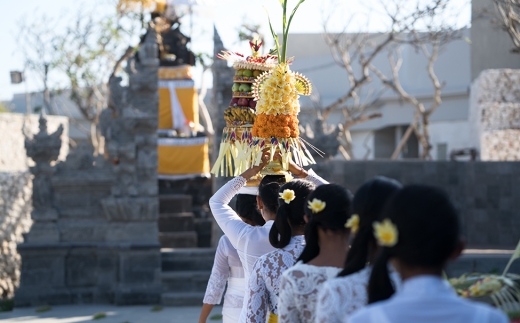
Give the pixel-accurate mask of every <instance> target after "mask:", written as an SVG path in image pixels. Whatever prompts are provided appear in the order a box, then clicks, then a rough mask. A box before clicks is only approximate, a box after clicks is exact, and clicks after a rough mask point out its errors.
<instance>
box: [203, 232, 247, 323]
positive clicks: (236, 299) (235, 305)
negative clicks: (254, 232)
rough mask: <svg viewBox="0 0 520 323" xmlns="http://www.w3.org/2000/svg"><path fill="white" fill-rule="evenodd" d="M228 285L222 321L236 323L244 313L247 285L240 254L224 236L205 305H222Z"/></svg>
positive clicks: (219, 245) (220, 241) (207, 290)
mask: <svg viewBox="0 0 520 323" xmlns="http://www.w3.org/2000/svg"><path fill="white" fill-rule="evenodd" d="M226 283H227V290H226V295H225V296H224V306H223V308H222V316H223V318H222V321H223V323H235V322H237V321H238V319H239V318H240V312H241V311H242V305H243V301H244V293H245V287H246V284H245V279H244V268H242V262H241V261H240V258H239V257H238V253H237V251H236V250H235V248H234V247H233V246H232V245H231V242H229V239H228V238H227V237H226V236H225V235H224V236H222V237H221V238H220V240H219V242H218V246H217V251H216V253H215V261H214V263H213V268H212V269H211V276H210V277H209V281H208V287H207V288H206V294H205V295H204V300H203V303H205V304H220V301H221V299H222V294H223V293H224V290H225V289H226Z"/></svg>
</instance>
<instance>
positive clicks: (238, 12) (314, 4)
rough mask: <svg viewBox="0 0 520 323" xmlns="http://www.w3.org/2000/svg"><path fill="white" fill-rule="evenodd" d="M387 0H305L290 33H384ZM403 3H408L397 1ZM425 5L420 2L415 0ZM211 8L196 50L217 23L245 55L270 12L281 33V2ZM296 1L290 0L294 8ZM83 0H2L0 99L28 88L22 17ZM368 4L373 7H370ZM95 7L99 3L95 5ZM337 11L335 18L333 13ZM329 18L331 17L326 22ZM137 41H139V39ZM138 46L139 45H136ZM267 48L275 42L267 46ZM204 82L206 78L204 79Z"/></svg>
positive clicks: (463, 20) (35, 86) (199, 13)
mask: <svg viewBox="0 0 520 323" xmlns="http://www.w3.org/2000/svg"><path fill="white" fill-rule="evenodd" d="M98 1H100V0H83V2H84V3H87V4H88V5H95V4H96V3H98ZM385 1H386V0H364V1H362V0H306V1H305V2H304V3H303V4H302V5H301V6H300V9H299V11H298V13H297V14H296V16H295V18H294V20H293V23H292V26H291V32H294V33H321V32H322V31H323V21H324V20H327V21H328V23H329V25H330V30H332V31H339V30H342V29H343V27H344V26H345V17H347V16H353V17H354V20H353V23H351V24H349V28H348V29H347V30H348V31H351V32H355V31H358V30H361V29H365V30H368V31H380V30H384V29H385V21H384V20H382V19H378V15H379V12H381V11H382V10H383V9H384V2H385ZM399 1H402V3H406V1H410V0H399ZM415 1H422V0H415ZM450 1H451V2H453V3H455V4H456V5H458V6H463V5H464V4H465V3H467V1H468V0H450ZM213 2H214V5H212V6H199V7H197V8H195V14H194V16H193V17H194V19H193V32H192V36H193V37H192V38H193V42H192V45H191V46H192V50H193V51H195V52H206V53H212V50H213V49H212V46H213V25H215V26H216V27H217V30H218V32H219V34H220V36H221V38H222V39H223V42H224V45H225V46H226V47H227V48H228V49H231V50H241V51H243V52H246V51H247V45H246V44H244V43H243V44H240V43H239V42H238V40H237V39H238V32H237V29H238V27H239V26H240V25H241V23H243V22H252V23H260V24H261V25H262V31H263V33H264V34H265V35H266V36H267V37H266V38H267V39H272V37H270V32H269V30H268V22H267V14H266V11H265V10H264V8H265V9H267V11H268V12H269V14H270V16H271V20H272V23H273V27H274V29H275V30H276V32H280V31H281V10H280V5H279V2H278V0H214V1H213ZM296 2H297V1H296V0H289V5H290V6H291V7H292V6H294V4H295V3H296ZM79 3H81V1H79V0H75V1H71V0H23V1H10V0H0V12H2V13H4V14H3V17H2V21H1V22H0V44H1V46H0V101H8V100H10V99H11V98H12V95H13V93H23V92H24V91H25V88H26V84H24V83H22V84H17V85H12V84H10V76H9V72H10V71H13V70H23V69H24V66H23V59H22V57H21V54H20V53H19V52H18V50H17V40H16V35H17V30H18V28H19V25H20V21H21V19H22V18H23V17H31V16H34V13H35V12H37V13H38V14H41V13H44V14H46V15H48V16H49V17H63V16H64V15H65V14H66V13H67V12H74V11H75V10H76V9H77V7H78V4H79ZM367 3H371V8H370V9H368V7H367ZM96 6H97V5H96ZM96 10H102V11H105V12H109V11H110V10H113V8H112V7H111V6H109V5H104V6H99V7H96ZM469 11H470V10H469V7H468V6H466V7H465V10H463V12H460V13H459V14H458V15H457V18H456V19H457V24H459V25H460V26H464V25H467V24H468V23H469V20H470V12H469ZM331 12H333V13H334V14H333V16H332V17H330V16H329V14H330V13H331ZM327 18H328V19H327ZM190 25H191V24H190V21H189V19H188V18H185V19H184V20H183V28H184V32H185V33H190ZM136 43H137V40H136ZM132 45H135V44H132ZM267 45H268V46H271V45H272V41H271V40H269V41H268V42H267ZM194 78H195V81H196V85H197V86H198V85H200V83H201V79H202V78H201V74H200V70H196V71H195V76H194ZM206 80H208V76H207V75H206ZM27 88H28V90H29V91H39V90H41V84H39V83H38V82H37V81H36V79H35V78H34V76H32V75H31V74H27Z"/></svg>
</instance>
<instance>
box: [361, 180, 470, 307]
mask: <svg viewBox="0 0 520 323" xmlns="http://www.w3.org/2000/svg"><path fill="white" fill-rule="evenodd" d="M381 218H382V219H388V221H390V222H391V224H392V225H393V226H394V227H395V229H396V230H397V232H398V235H397V237H398V239H397V241H396V243H395V244H394V245H393V246H392V247H383V248H381V250H380V253H379V255H378V257H377V259H376V261H375V262H374V264H373V266H372V273H371V274H370V280H369V282H368V303H369V304H371V303H375V302H378V301H382V300H385V299H388V298H389V297H390V296H392V294H393V293H394V287H393V285H392V282H391V280H390V277H389V275H388V261H389V259H390V258H392V259H395V260H396V261H398V263H399V265H400V266H402V267H408V268H428V269H430V270H431V271H432V272H438V273H439V275H440V273H441V272H442V271H443V269H444V268H443V266H445V264H446V262H447V260H448V259H449V258H450V256H451V255H452V254H453V252H455V251H456V250H457V248H460V247H461V246H460V231H459V230H460V222H459V217H458V212H457V210H456V208H455V206H454V204H453V202H452V201H451V200H450V198H449V196H448V194H446V192H445V191H443V190H441V189H439V188H435V187H431V186H426V185H410V186H406V187H404V188H403V189H401V190H399V192H397V193H396V195H395V196H394V197H393V198H392V199H391V200H390V203H389V204H388V206H387V207H386V208H385V212H384V213H383V215H382V217H381Z"/></svg>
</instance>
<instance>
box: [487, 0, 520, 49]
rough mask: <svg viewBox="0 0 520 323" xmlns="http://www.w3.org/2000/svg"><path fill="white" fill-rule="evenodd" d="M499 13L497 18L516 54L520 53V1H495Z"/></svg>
mask: <svg viewBox="0 0 520 323" xmlns="http://www.w3.org/2000/svg"><path fill="white" fill-rule="evenodd" d="M493 2H494V3H495V8H496V10H497V12H498V15H496V16H497V18H498V20H499V21H500V25H501V26H502V29H504V30H505V31H506V32H507V33H508V35H509V37H510V38H511V40H512V41H513V44H514V46H515V48H514V49H513V50H512V52H514V53H520V1H519V0H493Z"/></svg>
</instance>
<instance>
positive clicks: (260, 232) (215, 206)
mask: <svg viewBox="0 0 520 323" xmlns="http://www.w3.org/2000/svg"><path fill="white" fill-rule="evenodd" d="M305 179H306V180H308V181H310V182H312V183H314V184H315V185H316V186H319V185H322V184H328V182H327V181H326V180H324V179H323V178H321V177H319V176H318V175H316V173H314V171H312V169H311V170H309V171H308V176H307V177H306V178H305ZM246 182H247V181H246V179H245V178H243V177H241V176H237V177H235V178H233V179H232V180H230V181H229V182H227V183H226V184H225V185H223V186H222V187H221V188H220V189H219V190H218V191H217V192H216V193H215V194H214V195H213V196H212V197H211V198H210V200H209V206H210V209H211V212H212V214H213V216H214V217H215V221H217V224H218V225H219V227H220V228H221V229H222V231H224V234H225V235H226V236H227V237H228V238H229V241H230V242H231V244H232V245H233V247H235V249H236V250H237V253H238V256H239V258H240V260H241V261H242V266H243V268H244V277H245V281H246V283H247V282H249V276H250V274H251V272H252V271H253V266H254V265H255V262H256V260H257V259H258V257H260V256H262V255H265V254H267V253H269V252H271V251H273V250H275V248H274V247H273V246H271V243H270V242H269V231H270V230H271V227H272V225H273V222H274V221H272V220H271V221H267V222H266V223H265V224H264V225H263V226H261V227H259V226H256V227H255V226H251V225H249V224H247V223H244V222H243V221H242V219H240V217H239V216H238V214H237V213H236V212H235V211H234V210H233V209H232V208H231V207H230V206H229V205H228V204H229V202H230V201H231V199H232V198H233V197H234V196H235V195H236V194H238V192H239V191H240V189H241V188H242V187H243V186H244V185H245V184H246ZM247 296H248V294H247V293H246V295H245V298H244V307H245V306H246V304H247ZM244 310H245V308H244ZM241 317H242V316H241ZM240 322H243V321H240ZM262 323H264V322H262Z"/></svg>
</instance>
